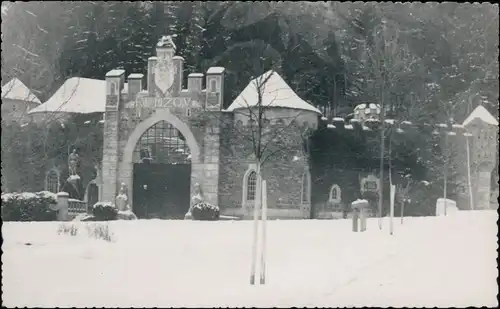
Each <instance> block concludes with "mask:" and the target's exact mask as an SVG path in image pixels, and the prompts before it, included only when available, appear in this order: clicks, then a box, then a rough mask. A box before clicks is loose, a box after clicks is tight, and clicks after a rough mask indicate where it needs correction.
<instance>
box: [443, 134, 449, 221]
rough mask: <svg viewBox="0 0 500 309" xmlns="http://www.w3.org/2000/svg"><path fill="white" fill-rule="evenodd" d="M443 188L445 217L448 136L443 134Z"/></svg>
mask: <svg viewBox="0 0 500 309" xmlns="http://www.w3.org/2000/svg"><path fill="white" fill-rule="evenodd" d="M444 134H445V136H444V151H445V155H444V188H443V198H444V215H445V216H446V212H447V209H446V208H447V206H448V205H447V198H448V197H447V193H448V134H447V132H445V133H444Z"/></svg>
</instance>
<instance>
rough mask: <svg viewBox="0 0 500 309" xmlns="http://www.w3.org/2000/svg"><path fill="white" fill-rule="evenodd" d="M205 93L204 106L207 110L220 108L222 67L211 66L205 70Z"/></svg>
mask: <svg viewBox="0 0 500 309" xmlns="http://www.w3.org/2000/svg"><path fill="white" fill-rule="evenodd" d="M206 93H207V98H206V103H205V108H206V109H207V110H221V109H222V106H223V95H224V68H223V67H211V68H209V69H208V70H207V85H206Z"/></svg>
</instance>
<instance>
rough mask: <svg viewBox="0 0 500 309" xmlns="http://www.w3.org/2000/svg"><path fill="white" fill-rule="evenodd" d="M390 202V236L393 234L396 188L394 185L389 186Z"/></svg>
mask: <svg viewBox="0 0 500 309" xmlns="http://www.w3.org/2000/svg"><path fill="white" fill-rule="evenodd" d="M390 194H391V196H390V197H391V201H390V203H391V204H390V207H391V209H390V218H389V220H390V221H389V226H390V229H389V230H390V234H391V235H392V234H394V199H395V198H396V186H395V185H391V192H390Z"/></svg>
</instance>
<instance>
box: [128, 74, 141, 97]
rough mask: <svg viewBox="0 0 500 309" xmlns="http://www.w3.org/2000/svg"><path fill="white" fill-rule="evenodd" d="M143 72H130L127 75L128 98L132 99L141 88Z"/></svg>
mask: <svg viewBox="0 0 500 309" xmlns="http://www.w3.org/2000/svg"><path fill="white" fill-rule="evenodd" d="M143 78H144V74H141V73H132V74H130V75H129V76H128V79H127V80H128V95H129V98H130V99H134V98H135V97H136V96H137V94H138V93H139V92H140V91H141V90H142V79H143Z"/></svg>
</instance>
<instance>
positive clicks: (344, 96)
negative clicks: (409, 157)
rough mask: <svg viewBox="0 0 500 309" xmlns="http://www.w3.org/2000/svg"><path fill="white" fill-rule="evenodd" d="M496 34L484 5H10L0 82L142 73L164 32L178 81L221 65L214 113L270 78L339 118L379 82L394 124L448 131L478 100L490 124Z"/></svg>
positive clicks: (48, 83) (42, 83) (492, 10)
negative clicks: (386, 81)
mask: <svg viewBox="0 0 500 309" xmlns="http://www.w3.org/2000/svg"><path fill="white" fill-rule="evenodd" d="M498 27H499V24H498V6H497V5H492V4H474V5H472V4H458V3H444V4H438V3H426V4H421V3H406V4H392V3H388V4H377V5H376V6H375V5H374V4H372V3H361V2H356V3H335V2H331V3H324V2H318V3H313V2H295V3H291V2H285V3H283V2H256V3H250V2H249V3H245V2H233V1H225V2H224V1H222V2H170V1H160V2H133V3H131V2H113V1H111V2H100V1H88V2H34V1H33V2H15V3H14V4H12V3H11V4H10V5H7V4H6V5H4V4H3V9H2V84H4V83H6V82H7V81H8V80H9V79H10V78H12V77H14V76H17V77H19V78H20V79H21V80H22V81H23V82H24V83H25V84H26V85H28V86H29V87H30V88H32V89H34V90H36V94H37V95H38V96H39V97H41V98H42V101H43V100H44V99H47V98H48V97H49V96H50V95H51V94H52V93H53V92H54V91H55V89H57V87H58V86H60V85H61V84H62V82H63V81H64V80H65V79H67V78H68V77H71V76H83V77H89V78H103V77H104V74H105V73H106V72H107V71H109V70H111V69H113V68H116V67H123V68H124V69H125V70H126V71H127V72H145V70H146V62H147V61H146V60H147V58H148V57H149V56H150V55H151V54H152V53H153V46H154V43H155V42H156V41H157V40H158V37H159V36H160V35H162V34H176V35H177V37H176V38H175V43H176V44H177V46H178V54H180V55H181V56H183V57H184V58H185V60H186V61H185V63H186V70H187V71H188V72H186V73H191V72H200V71H201V72H203V71H204V70H206V69H207V68H208V67H209V66H213V65H220V66H224V67H226V69H227V87H226V93H225V102H226V104H230V102H231V100H232V99H234V98H235V96H236V95H237V94H238V93H239V92H240V91H241V90H242V89H243V88H244V86H246V84H247V83H248V80H249V78H250V77H251V76H256V75H258V74H261V73H262V72H261V71H263V70H267V69H269V68H273V69H275V70H276V71H278V72H279V73H280V74H281V75H282V76H283V77H284V78H285V80H286V81H287V82H288V83H289V84H290V85H291V86H292V87H293V89H294V90H295V91H296V92H297V93H298V94H299V95H300V96H301V97H303V98H304V99H306V100H308V101H310V102H312V103H313V104H315V105H321V106H325V107H326V106H329V107H331V110H332V113H337V114H340V115H342V114H346V113H349V112H350V111H351V109H352V107H353V106H355V105H356V104H359V103H360V102H373V101H376V100H377V97H378V95H377V91H379V90H378V89H379V87H378V84H379V83H378V81H377V79H378V78H381V77H382V76H384V77H391V83H390V88H391V91H390V96H389V97H388V98H386V101H387V102H388V103H390V104H391V105H394V110H396V111H398V114H401V117H403V116H404V117H410V118H415V120H416V119H417V118H419V117H428V116H429V115H432V117H433V118H440V119H439V120H442V119H447V118H449V117H450V116H453V117H455V118H456V119H457V120H459V121H460V120H461V119H462V118H463V117H464V116H465V114H466V113H467V112H468V111H471V110H472V109H473V108H474V107H475V106H476V105H477V104H479V101H482V103H483V104H484V105H485V106H486V107H487V108H488V109H489V110H490V112H492V113H493V114H494V115H496V116H497V115H498V98H497V94H498ZM380 57H382V58H383V61H385V63H389V62H390V63H391V66H387V65H384V68H385V69H384V70H382V71H384V72H380V73H382V75H378V74H377V71H380V70H377V67H380V61H378V60H380V59H382V58H380ZM378 58H380V59H378ZM256 60H264V61H256ZM257 62H259V63H264V67H262V65H256V63H257ZM387 68H389V69H387ZM184 76H187V74H185V75H184ZM415 106H418V108H414V107H415ZM409 110H411V111H412V113H413V114H412V115H406V114H407V113H408V111H409ZM433 120H436V121H437V120H438V119H433Z"/></svg>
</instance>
